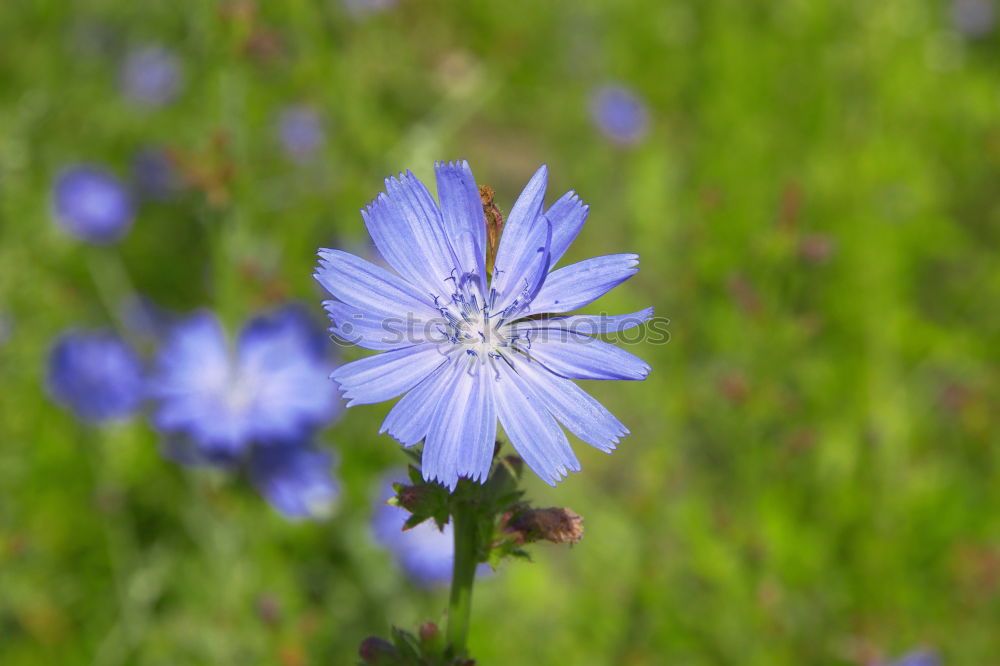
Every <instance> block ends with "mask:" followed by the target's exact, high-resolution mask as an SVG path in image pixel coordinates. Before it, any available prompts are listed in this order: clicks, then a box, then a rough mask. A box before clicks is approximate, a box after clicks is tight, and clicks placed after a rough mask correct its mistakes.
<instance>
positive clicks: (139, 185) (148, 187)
mask: <svg viewBox="0 0 1000 666" xmlns="http://www.w3.org/2000/svg"><path fill="white" fill-rule="evenodd" d="M131 176H132V187H133V189H134V190H135V192H136V193H137V194H138V195H139V197H140V198H142V199H152V200H163V199H167V198H169V197H170V195H171V194H173V193H174V192H176V191H177V189H178V187H179V185H180V183H179V180H178V175H177V171H176V169H174V165H173V164H171V162H170V159H169V158H168V157H167V153H166V151H164V150H162V149H160V148H143V149H142V150H140V151H138V152H136V153H135V155H133V156H132V164H131Z"/></svg>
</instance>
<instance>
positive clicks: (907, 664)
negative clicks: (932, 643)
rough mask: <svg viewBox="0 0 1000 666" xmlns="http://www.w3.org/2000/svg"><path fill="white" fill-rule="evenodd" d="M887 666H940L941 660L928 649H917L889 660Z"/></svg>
mask: <svg viewBox="0 0 1000 666" xmlns="http://www.w3.org/2000/svg"><path fill="white" fill-rule="evenodd" d="M888 666H941V660H940V659H938V657H937V655H936V654H935V653H933V652H931V651H929V650H918V651H916V652H911V653H910V654H908V655H906V656H904V657H901V658H899V659H897V660H896V661H893V662H890V663H889V664H888Z"/></svg>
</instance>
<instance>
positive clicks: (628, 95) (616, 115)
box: [590, 85, 649, 144]
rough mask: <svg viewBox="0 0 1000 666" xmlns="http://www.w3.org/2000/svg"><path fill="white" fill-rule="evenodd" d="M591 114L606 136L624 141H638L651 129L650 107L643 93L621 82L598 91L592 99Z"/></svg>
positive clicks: (619, 141)
mask: <svg viewBox="0 0 1000 666" xmlns="http://www.w3.org/2000/svg"><path fill="white" fill-rule="evenodd" d="M590 115H591V118H592V119H593V121H594V124H595V125H596V126H597V128H598V129H599V130H601V132H603V133H604V135H605V136H606V137H608V138H609V139H611V140H612V141H614V142H615V143H620V144H633V143H638V142H639V141H641V140H642V139H644V138H645V136H646V133H647V131H648V130H649V110H648V109H647V108H646V103H645V101H643V100H642V98H640V97H639V95H638V94H637V93H636V92H635V91H633V90H631V89H630V88H626V87H624V86H621V85H607V86H602V87H600V88H598V89H597V90H595V91H594V92H593V93H592V95H591V98H590Z"/></svg>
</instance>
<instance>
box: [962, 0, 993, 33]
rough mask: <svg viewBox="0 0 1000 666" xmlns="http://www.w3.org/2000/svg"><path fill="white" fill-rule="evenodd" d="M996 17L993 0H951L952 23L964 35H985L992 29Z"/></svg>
mask: <svg viewBox="0 0 1000 666" xmlns="http://www.w3.org/2000/svg"><path fill="white" fill-rule="evenodd" d="M996 19H997V13H996V6H995V5H994V4H993V0H952V3H951V22H952V25H954V26H955V29H956V30H958V31H959V32H961V33H962V34H963V35H965V36H966V37H970V38H972V39H978V38H981V37H985V36H986V35H988V34H990V33H991V32H992V31H993V26H994V25H995V24H996Z"/></svg>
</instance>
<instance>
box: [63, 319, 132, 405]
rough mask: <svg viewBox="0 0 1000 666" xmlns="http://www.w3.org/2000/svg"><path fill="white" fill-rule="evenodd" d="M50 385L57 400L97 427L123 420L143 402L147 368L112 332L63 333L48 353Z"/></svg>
mask: <svg viewBox="0 0 1000 666" xmlns="http://www.w3.org/2000/svg"><path fill="white" fill-rule="evenodd" d="M47 383H48V390H49V395H51V396H52V398H53V399H54V400H55V401H56V402H58V403H59V404H61V405H63V406H64V407H67V408H69V409H71V410H73V413H74V414H76V416H77V418H79V419H80V420H83V421H89V422H92V423H100V422H103V421H109V420H112V419H119V418H124V417H126V416H128V415H130V414H132V413H133V412H134V411H135V410H136V409H138V407H139V405H140V403H141V402H142V398H143V379H142V364H141V363H140V361H139V358H138V357H137V356H136V354H135V352H134V351H132V349H131V348H130V347H129V346H128V345H127V344H126V343H125V342H124V341H123V340H121V339H120V338H119V337H118V336H116V335H114V334H113V333H110V332H96V333H93V332H92V333H84V332H79V331H70V332H68V333H65V334H63V335H62V336H61V337H60V338H59V339H58V340H57V341H56V343H55V344H54V345H53V347H52V350H51V351H50V353H49V362H48V378H47Z"/></svg>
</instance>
